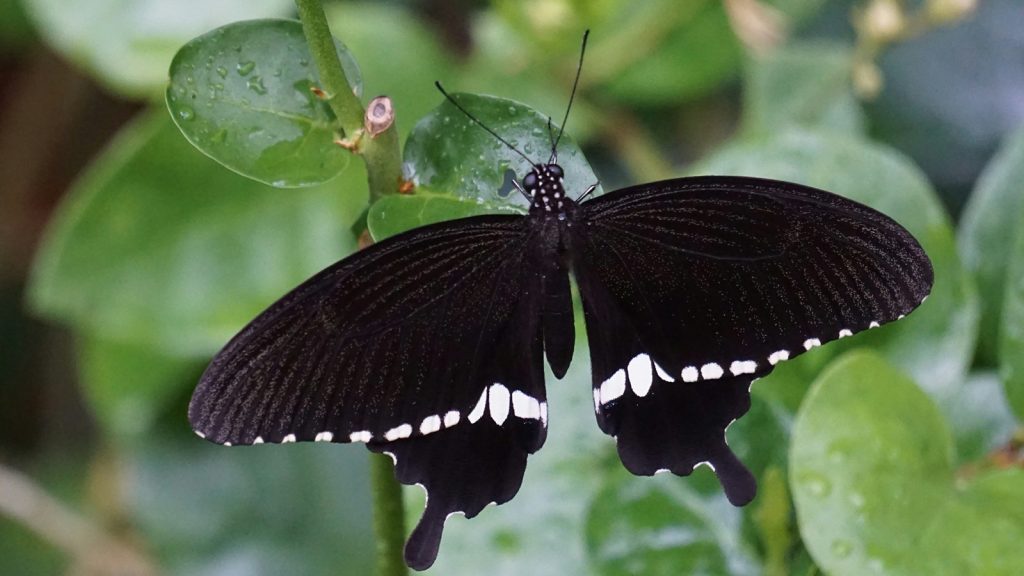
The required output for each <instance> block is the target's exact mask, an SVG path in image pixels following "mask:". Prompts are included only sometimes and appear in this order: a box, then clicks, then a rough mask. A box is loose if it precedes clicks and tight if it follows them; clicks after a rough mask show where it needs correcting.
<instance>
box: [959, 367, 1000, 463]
mask: <svg viewBox="0 0 1024 576" xmlns="http://www.w3.org/2000/svg"><path fill="white" fill-rule="evenodd" d="M944 407H945V408H946V409H945V410H944V412H945V413H946V421H947V422H948V423H949V427H950V428H951V429H952V431H953V436H954V438H955V440H956V452H957V455H958V456H959V460H958V461H959V462H973V461H976V460H979V459H981V458H982V457H984V456H985V455H986V454H989V453H990V452H992V451H993V450H996V449H998V448H999V447H1001V446H1004V445H1005V444H1006V442H1007V440H1008V439H1010V438H1012V437H1013V433H1014V431H1015V430H1016V429H1017V421H1016V419H1015V418H1014V417H1013V412H1012V411H1011V409H1010V405H1009V403H1008V402H1007V398H1006V393H1005V392H1004V390H1003V383H1002V381H1001V380H1000V379H999V377H998V375H997V374H995V372H975V373H972V374H971V375H970V376H969V377H968V378H967V381H966V382H964V383H963V385H962V386H961V387H960V388H959V389H958V390H957V391H956V394H955V395H954V396H953V397H952V398H950V399H949V401H948V402H946V403H945V405H944ZM949 407H955V409H952V410H951V409H949Z"/></svg>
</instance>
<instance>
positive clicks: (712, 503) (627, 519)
mask: <svg viewBox="0 0 1024 576" xmlns="http://www.w3.org/2000/svg"><path fill="white" fill-rule="evenodd" d="M612 476H613V477H614V478H615V480H614V481H612V482H609V483H608V484H607V486H606V488H605V489H604V490H602V491H601V492H599V493H598V494H597V496H596V497H595V498H594V504H593V506H592V507H591V510H590V514H589V516H588V518H587V534H586V536H587V545H588V548H589V552H590V558H591V562H592V563H594V564H595V565H596V567H597V571H596V572H597V574H601V575H602V576H631V575H634V574H644V575H647V576H676V575H679V574H732V575H736V576H739V575H743V574H751V575H754V574H761V569H760V566H759V565H758V562H757V560H756V557H755V555H754V552H753V550H752V547H751V546H750V545H749V544H748V543H747V542H745V541H743V540H742V539H741V538H740V522H741V519H742V511H741V509H739V508H735V507H733V506H731V505H730V504H729V503H728V502H727V501H726V500H725V498H724V497H722V496H721V495H720V494H719V495H717V496H712V497H707V496H704V495H702V494H701V493H700V492H698V491H697V490H696V488H695V487H694V484H695V483H696V482H695V480H697V477H699V476H711V472H710V471H706V470H700V471H697V472H695V473H694V475H693V476H692V477H690V478H686V479H681V478H677V477H675V476H672V475H671V474H659V475H658V476H656V477H654V478H635V477H630V476H629V474H628V473H627V472H625V471H624V470H623V471H616V472H614V473H612ZM711 482H714V480H711Z"/></svg>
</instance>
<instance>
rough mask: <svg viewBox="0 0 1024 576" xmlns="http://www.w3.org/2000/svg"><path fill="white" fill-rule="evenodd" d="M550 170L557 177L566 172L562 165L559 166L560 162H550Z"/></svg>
mask: <svg viewBox="0 0 1024 576" xmlns="http://www.w3.org/2000/svg"><path fill="white" fill-rule="evenodd" d="M548 172H550V173H551V175H552V176H554V177H555V178H561V177H562V176H565V173H564V172H562V167H561V166H559V165H558V164H548Z"/></svg>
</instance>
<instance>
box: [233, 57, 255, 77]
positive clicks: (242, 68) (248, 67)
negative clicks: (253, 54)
mask: <svg viewBox="0 0 1024 576" xmlns="http://www.w3.org/2000/svg"><path fill="white" fill-rule="evenodd" d="M254 68H256V63H255V62H253V61H252V60H247V61H245V62H239V63H238V66H236V67H235V70H238V74H239V75H241V76H248V75H249V73H250V72H252V71H253V69H254Z"/></svg>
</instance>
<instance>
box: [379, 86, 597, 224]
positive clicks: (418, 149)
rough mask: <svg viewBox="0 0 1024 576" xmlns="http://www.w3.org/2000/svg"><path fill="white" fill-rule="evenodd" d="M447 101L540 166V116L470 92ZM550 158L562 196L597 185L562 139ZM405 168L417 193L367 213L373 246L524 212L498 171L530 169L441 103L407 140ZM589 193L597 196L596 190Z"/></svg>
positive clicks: (543, 148)
mask: <svg viewBox="0 0 1024 576" xmlns="http://www.w3.org/2000/svg"><path fill="white" fill-rule="evenodd" d="M453 97H454V98H456V99H457V100H458V101H459V103H460V105H462V106H464V107H466V109H467V110H469V112H470V113H472V114H473V115H474V116H476V117H477V118H478V119H479V120H480V121H481V122H483V123H484V124H485V125H487V127H489V128H490V129H492V130H494V131H495V132H496V133H497V134H499V135H501V137H502V138H504V139H505V140H507V141H508V142H509V143H510V144H512V145H513V146H516V147H517V148H518V149H519V150H520V151H522V152H523V153H524V154H526V156H527V157H528V158H531V159H532V160H534V161H536V162H547V160H548V156H549V154H550V150H551V141H550V138H549V135H548V131H547V117H545V116H543V115H541V114H540V113H539V112H537V111H536V110H533V109H532V108H529V107H528V106H526V105H524V104H520V103H518V102H515V101H513V100H505V99H503V98H494V97H491V96H478V95H475V94H455V95H453ZM558 152H559V154H558V162H559V164H560V165H561V166H562V168H563V169H564V170H565V186H566V190H567V192H568V194H570V195H578V194H581V193H583V191H584V190H586V188H587V187H588V186H590V185H591V184H594V183H595V182H597V176H595V175H594V171H593V170H592V169H591V168H590V165H589V164H587V161H586V159H585V158H584V157H583V153H582V152H580V149H579V148H578V147H577V146H576V144H575V143H574V142H573V140H572V138H571V137H569V135H568V134H566V135H563V136H562V140H561V141H560V142H559V144H558ZM405 169H406V171H407V172H408V173H409V174H411V176H412V177H413V180H414V182H415V183H416V185H417V191H416V193H415V194H413V195H411V196H402V197H389V198H384V199H382V200H380V201H378V202H377V203H376V204H375V205H374V206H373V207H372V208H371V209H370V213H369V216H368V218H367V224H368V227H369V229H370V232H371V233H372V234H373V235H374V238H376V239H378V240H379V239H380V238H382V237H384V236H390V235H392V234H395V233H397V232H401V231H403V230H407V229H408V228H409V227H412V226H419V225H422V224H427V223H431V222H437V221H440V220H448V219H451V218H459V217H463V216H470V215H474V214H482V213H494V212H520V213H521V212H525V211H526V208H527V206H528V204H527V202H526V200H525V199H524V198H523V196H522V195H521V194H519V193H518V192H517V191H516V190H515V189H514V188H512V187H511V185H510V184H506V172H507V171H508V170H512V171H513V173H514V174H515V175H516V177H517V178H522V177H523V176H525V175H526V173H527V172H528V171H529V170H530V169H531V165H530V163H529V162H527V161H526V159H524V158H522V157H520V156H519V155H518V154H516V153H515V152H513V151H512V150H509V149H508V148H507V147H505V145H503V144H502V143H501V142H499V141H498V140H497V138H495V137H494V136H492V135H491V134H488V133H487V132H486V131H485V130H483V129H482V128H480V127H479V126H477V125H476V124H474V123H473V122H472V121H471V120H469V119H468V118H467V117H466V115H465V114H463V113H462V112H460V111H459V110H458V109H456V108H455V106H453V105H452V104H451V103H450V102H448V101H445V102H443V103H442V104H441V105H440V106H439V107H438V108H436V109H435V110H434V111H433V112H431V113H430V114H429V115H427V116H425V117H424V118H423V119H421V120H420V121H419V123H418V124H416V127H415V128H414V129H413V131H412V133H411V134H410V135H409V139H408V141H407V142H406V145H405ZM595 194H600V188H599V189H598V191H597V192H595ZM378 234H381V235H382V236H378Z"/></svg>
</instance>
